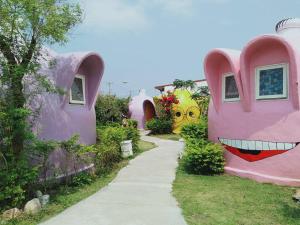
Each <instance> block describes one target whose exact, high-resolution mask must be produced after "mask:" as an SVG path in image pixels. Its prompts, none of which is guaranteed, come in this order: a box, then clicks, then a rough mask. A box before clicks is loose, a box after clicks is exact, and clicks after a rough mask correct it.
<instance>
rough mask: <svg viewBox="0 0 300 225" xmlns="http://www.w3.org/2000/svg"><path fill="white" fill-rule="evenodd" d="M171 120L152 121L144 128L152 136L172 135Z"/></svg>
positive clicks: (158, 119)
mask: <svg viewBox="0 0 300 225" xmlns="http://www.w3.org/2000/svg"><path fill="white" fill-rule="evenodd" d="M172 124H173V123H172V120H165V119H160V118H156V119H152V120H150V121H148V122H147V123H146V128H147V129H148V130H151V133H152V134H170V133H172Z"/></svg>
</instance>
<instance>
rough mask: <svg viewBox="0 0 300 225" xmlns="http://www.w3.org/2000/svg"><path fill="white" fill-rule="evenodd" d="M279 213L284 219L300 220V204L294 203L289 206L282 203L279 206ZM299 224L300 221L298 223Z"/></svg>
mask: <svg viewBox="0 0 300 225" xmlns="http://www.w3.org/2000/svg"><path fill="white" fill-rule="evenodd" d="M280 205H281V209H280V210H281V212H282V216H284V217H286V218H287V219H297V220H299V219H300V208H299V205H300V203H295V204H294V205H289V204H287V203H286V202H282V203H281V204H280ZM299 224H300V221H299Z"/></svg>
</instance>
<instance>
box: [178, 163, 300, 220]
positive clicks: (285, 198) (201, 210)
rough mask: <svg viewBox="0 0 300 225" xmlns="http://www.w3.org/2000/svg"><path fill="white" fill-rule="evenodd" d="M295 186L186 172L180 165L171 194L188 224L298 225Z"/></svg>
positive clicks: (299, 208) (298, 211) (299, 218)
mask: <svg viewBox="0 0 300 225" xmlns="http://www.w3.org/2000/svg"><path fill="white" fill-rule="evenodd" d="M293 193H294V188H291V187H283V186H276V185H272V184H261V183H257V182H255V181H252V180H248V179H242V178H239V177H234V176H229V175H221V176H197V175H188V174H186V173H185V172H184V171H183V170H182V169H181V168H179V169H178V171H177V176H176V180H175V181H174V184H173V194H174V196H175V197H176V198H177V200H178V202H179V204H180V207H181V208H182V210H183V214H184V216H185V219H186V221H187V223H188V224H189V225H199V224H204V225H205V224H213V225H214V224H218V225H223V224H224V225H225V224H226V225H234V224H243V225H253V224H255V225H259V224H261V225H266V224H268V225H273V224H274V225H275V224H276V225H279V224H282V225H286V224H291V225H293V224H300V204H299V203H295V202H294V201H293V200H292V195H293Z"/></svg>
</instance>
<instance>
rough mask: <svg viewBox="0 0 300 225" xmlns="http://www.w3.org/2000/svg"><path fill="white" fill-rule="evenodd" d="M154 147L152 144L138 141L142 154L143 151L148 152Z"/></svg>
mask: <svg viewBox="0 0 300 225" xmlns="http://www.w3.org/2000/svg"><path fill="white" fill-rule="evenodd" d="M155 147H156V145H155V144H154V143H152V142H149V141H143V140H140V141H139V149H141V151H142V152H144V151H148V150H150V149H152V148H155Z"/></svg>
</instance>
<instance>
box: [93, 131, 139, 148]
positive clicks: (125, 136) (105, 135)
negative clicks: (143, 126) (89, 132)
mask: <svg viewBox="0 0 300 225" xmlns="http://www.w3.org/2000/svg"><path fill="white" fill-rule="evenodd" d="M97 134H98V135H97V136H98V139H99V141H100V143H102V144H104V145H116V146H118V148H119V151H120V150H121V142H122V141H125V140H132V147H133V151H138V142H139V140H140V134H139V131H138V130H137V129H136V128H132V127H121V126H119V127H102V128H99V129H97Z"/></svg>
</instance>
